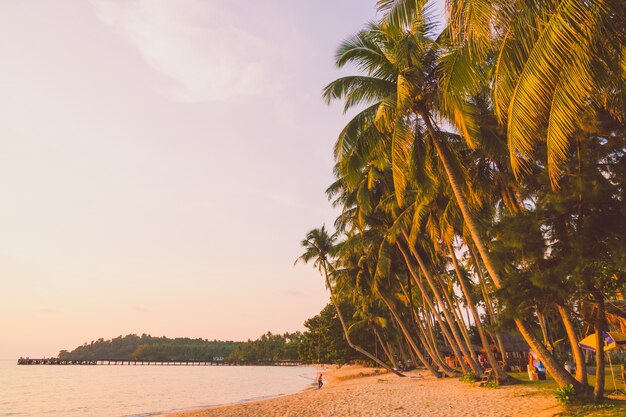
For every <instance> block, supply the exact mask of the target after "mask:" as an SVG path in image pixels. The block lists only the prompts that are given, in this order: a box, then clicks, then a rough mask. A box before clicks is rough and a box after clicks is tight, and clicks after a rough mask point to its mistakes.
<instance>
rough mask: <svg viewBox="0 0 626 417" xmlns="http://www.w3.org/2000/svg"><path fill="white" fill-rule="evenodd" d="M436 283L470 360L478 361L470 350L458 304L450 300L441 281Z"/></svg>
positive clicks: (465, 327) (470, 346)
mask: <svg viewBox="0 0 626 417" xmlns="http://www.w3.org/2000/svg"><path fill="white" fill-rule="evenodd" d="M438 281H439V289H440V290H441V292H442V294H443V295H444V297H445V301H446V302H447V303H448V306H449V308H450V310H449V311H452V314H453V316H454V322H455V323H458V325H459V330H460V331H461V335H462V336H463V340H465V346H467V350H468V351H469V353H470V356H471V357H472V359H474V360H475V361H478V356H476V352H474V351H473V350H472V341H471V340H470V337H469V332H468V330H467V325H466V323H465V320H463V314H462V313H461V310H460V308H459V303H457V302H455V301H454V300H453V299H452V295H450V292H449V291H448V289H447V288H446V287H445V286H444V284H443V282H441V280H438Z"/></svg>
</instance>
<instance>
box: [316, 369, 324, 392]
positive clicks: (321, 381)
mask: <svg viewBox="0 0 626 417" xmlns="http://www.w3.org/2000/svg"><path fill="white" fill-rule="evenodd" d="M322 385H324V378H323V377H322V373H321V372H320V374H319V375H318V377H317V389H320V388H322Z"/></svg>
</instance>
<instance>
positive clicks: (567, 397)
mask: <svg viewBox="0 0 626 417" xmlns="http://www.w3.org/2000/svg"><path fill="white" fill-rule="evenodd" d="M575 396H576V391H575V390H574V386H573V385H572V384H569V385H566V386H564V387H562V388H557V389H555V390H554V397H555V398H556V400H557V401H558V402H559V403H560V404H562V405H568V404H569V403H571V402H572V401H573V400H574V397H575Z"/></svg>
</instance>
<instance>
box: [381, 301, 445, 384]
mask: <svg viewBox="0 0 626 417" xmlns="http://www.w3.org/2000/svg"><path fill="white" fill-rule="evenodd" d="M377 293H378V296H379V297H380V298H381V300H383V302H384V303H385V305H386V306H387V308H388V309H389V311H390V312H391V315H392V316H393V318H394V320H395V322H396V323H397V324H398V326H399V327H400V330H401V331H402V335H403V336H404V338H405V339H406V341H407V342H408V343H409V344H410V345H411V348H412V349H413V351H414V352H415V354H416V355H417V357H418V358H419V360H420V361H421V362H422V363H423V364H424V366H425V367H426V368H427V369H428V370H429V371H430V372H432V374H433V375H435V376H438V372H437V369H435V367H434V366H432V365H431V363H430V362H428V361H427V360H426V358H425V357H424V354H423V353H422V352H421V351H420V349H419V347H418V346H417V344H416V343H415V340H413V337H411V334H410V333H409V331H408V329H407V328H406V326H405V325H404V323H403V322H402V320H401V319H400V316H399V315H398V313H397V312H396V310H395V308H394V307H393V306H392V305H391V303H390V302H389V301H388V300H387V298H386V297H385V296H384V295H383V294H382V293H381V292H380V291H377Z"/></svg>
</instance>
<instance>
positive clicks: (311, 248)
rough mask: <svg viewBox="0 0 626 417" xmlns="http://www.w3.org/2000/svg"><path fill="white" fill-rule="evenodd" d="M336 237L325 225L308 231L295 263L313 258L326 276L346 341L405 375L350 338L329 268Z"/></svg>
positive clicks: (384, 365)
mask: <svg viewBox="0 0 626 417" xmlns="http://www.w3.org/2000/svg"><path fill="white" fill-rule="evenodd" d="M336 238H337V237H336V235H335V234H333V235H329V234H328V232H327V231H326V228H325V226H322V227H321V228H319V229H313V230H311V231H310V232H309V233H307V235H306V238H305V239H304V240H303V241H302V242H301V245H302V247H303V248H304V249H305V252H304V253H303V254H302V255H300V257H299V258H298V259H296V261H295V262H294V265H296V264H297V263H298V262H300V261H301V262H304V263H308V262H309V261H311V260H313V266H314V267H316V268H317V269H318V270H319V271H320V274H322V275H323V276H324V279H325V280H326V288H328V290H329V291H330V300H331V302H332V303H333V306H334V307H335V310H336V311H337V317H338V318H339V322H340V323H341V328H342V329H343V334H344V337H345V338H346V342H348V345H349V346H350V347H351V348H352V349H354V350H356V351H357V352H359V353H360V354H362V355H363V356H365V357H367V358H368V359H370V360H372V361H373V362H375V363H377V364H378V365H380V366H382V367H383V368H385V369H387V370H388V371H390V372H393V373H395V374H396V375H398V376H404V375H403V374H402V373H401V372H399V371H397V370H395V369H393V368H391V367H390V366H389V365H387V364H386V363H384V362H383V361H381V360H380V359H378V358H377V357H376V356H374V355H372V354H371V353H369V352H368V351H366V350H365V349H363V348H362V347H360V346H358V345H355V344H354V343H353V342H352V340H351V338H350V332H349V329H348V326H347V325H346V321H345V320H344V317H343V314H342V313H341V310H340V308H339V302H338V301H337V297H336V294H335V293H334V291H333V285H332V283H331V281H330V275H331V272H330V271H329V269H331V268H332V265H331V263H330V261H329V257H331V256H332V254H333V252H334V248H335V245H334V243H335V240H336Z"/></svg>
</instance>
